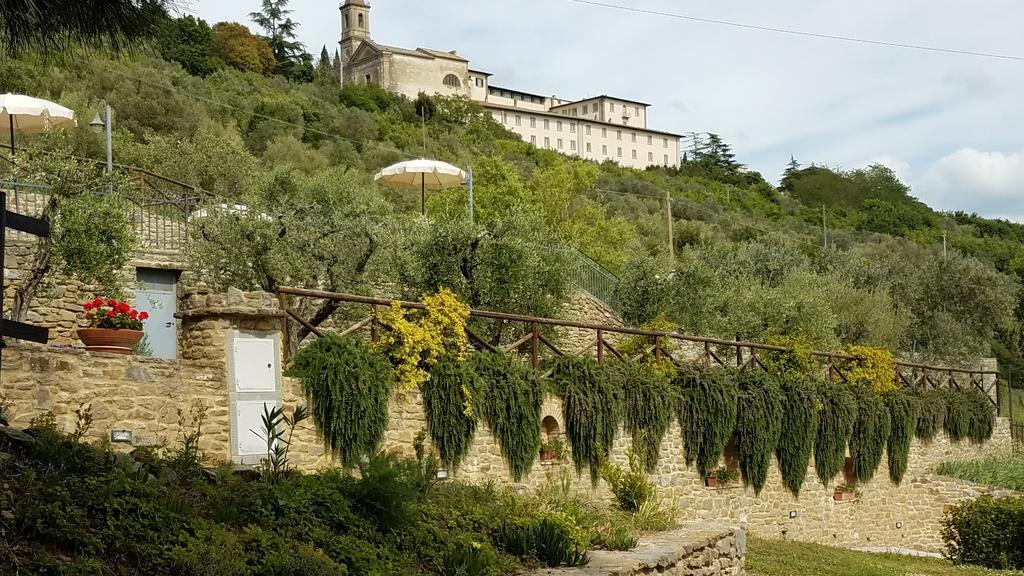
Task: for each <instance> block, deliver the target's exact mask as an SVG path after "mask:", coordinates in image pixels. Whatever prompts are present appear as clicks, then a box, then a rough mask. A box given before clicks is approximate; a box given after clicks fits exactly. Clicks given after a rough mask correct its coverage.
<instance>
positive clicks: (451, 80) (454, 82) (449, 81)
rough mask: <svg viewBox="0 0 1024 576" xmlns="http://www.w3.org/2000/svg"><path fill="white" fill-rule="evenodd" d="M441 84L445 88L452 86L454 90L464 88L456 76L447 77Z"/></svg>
mask: <svg viewBox="0 0 1024 576" xmlns="http://www.w3.org/2000/svg"><path fill="white" fill-rule="evenodd" d="M441 83H442V84H444V85H445V86H451V87H452V88H460V87H462V82H460V81H459V77H458V76H456V75H455V74H449V75H447V76H445V77H444V80H442V81H441Z"/></svg>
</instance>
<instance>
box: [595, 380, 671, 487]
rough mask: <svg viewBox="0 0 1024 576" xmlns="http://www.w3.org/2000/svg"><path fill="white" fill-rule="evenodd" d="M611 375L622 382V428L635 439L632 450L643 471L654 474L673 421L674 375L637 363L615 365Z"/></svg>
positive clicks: (620, 385)
mask: <svg viewBox="0 0 1024 576" xmlns="http://www.w3.org/2000/svg"><path fill="white" fill-rule="evenodd" d="M609 373H610V376H611V377H612V378H613V379H615V380H617V381H619V382H620V384H619V387H621V389H622V392H623V395H622V408H623V410H622V416H623V418H622V420H623V426H624V428H625V429H626V432H627V433H629V434H630V435H631V436H632V438H633V450H634V451H635V452H636V454H637V458H638V459H639V461H640V463H641V464H642V465H643V467H644V469H645V470H646V471H647V472H648V473H651V472H654V469H655V466H657V464H658V454H659V451H660V449H661V440H662V439H663V438H664V437H665V433H666V432H668V426H669V424H670V423H671V421H672V407H673V406H675V403H674V402H672V393H673V389H672V377H673V375H674V372H667V371H664V370H662V369H659V368H658V367H656V366H653V365H651V364H649V363H647V362H636V363H632V364H622V363H619V364H615V365H612V367H611V369H610V371H609Z"/></svg>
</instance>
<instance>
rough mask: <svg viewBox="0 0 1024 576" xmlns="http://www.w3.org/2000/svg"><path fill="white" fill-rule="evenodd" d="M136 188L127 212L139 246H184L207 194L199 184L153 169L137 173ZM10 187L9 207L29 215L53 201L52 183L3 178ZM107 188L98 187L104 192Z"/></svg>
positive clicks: (17, 234)
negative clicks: (200, 190)
mask: <svg viewBox="0 0 1024 576" xmlns="http://www.w3.org/2000/svg"><path fill="white" fill-rule="evenodd" d="M130 180H131V182H132V185H133V186H132V187H133V188H134V190H132V191H131V192H129V193H127V194H123V195H122V198H124V199H125V200H126V201H127V203H128V206H127V208H126V212H127V215H128V217H129V218H130V219H131V222H132V227H133V228H134V230H135V235H136V238H137V240H138V243H139V247H140V248H142V249H148V250H181V249H182V248H184V246H185V242H186V240H187V239H188V227H189V219H190V217H191V215H192V214H193V213H194V212H195V211H196V210H197V208H198V207H199V205H200V202H201V200H203V199H204V198H205V197H206V196H205V195H202V194H198V193H197V192H196V189H195V188H191V187H188V186H187V185H185V184H181V183H178V182H174V181H172V180H169V179H166V178H163V177H160V176H156V175H152V174H149V173H134V174H132V175H131V178H130ZM0 189H4V190H5V191H7V208H8V209H9V210H12V211H14V212H18V213H21V214H25V215H27V216H36V217H38V216H40V215H41V214H42V213H43V210H44V209H45V207H46V204H47V203H48V202H49V190H50V187H49V186H46V185H42V184H33V183H26V182H13V181H6V180H5V181H0ZM104 193H105V190H103V189H100V190H97V191H96V194H97V195H100V196H102V195H103V194H104ZM8 235H9V236H10V237H11V238H14V239H28V238H30V237H29V236H28V235H26V234H24V233H22V232H14V231H10V232H8Z"/></svg>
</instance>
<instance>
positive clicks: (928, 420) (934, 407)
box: [914, 388, 946, 442]
mask: <svg viewBox="0 0 1024 576" xmlns="http://www.w3.org/2000/svg"><path fill="white" fill-rule="evenodd" d="M917 406H918V413H917V428H916V430H915V432H914V434H915V435H916V436H917V438H918V439H919V440H921V441H923V442H931V441H932V440H933V439H934V438H935V435H936V434H938V433H939V432H940V431H942V430H943V427H944V426H945V422H946V392H945V391H944V390H942V389H939V388H931V389H928V390H919V391H918V392H917Z"/></svg>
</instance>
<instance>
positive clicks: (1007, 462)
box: [939, 454, 1024, 490]
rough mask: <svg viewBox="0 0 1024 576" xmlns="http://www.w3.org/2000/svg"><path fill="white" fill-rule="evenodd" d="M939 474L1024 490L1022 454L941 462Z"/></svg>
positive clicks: (1023, 461)
mask: <svg viewBox="0 0 1024 576" xmlns="http://www.w3.org/2000/svg"><path fill="white" fill-rule="evenodd" d="M939 474H942V475H943V476H950V477H953V478H959V479H961V480H967V481H968V482H974V483H977V484H988V485H990V486H999V487H1000V488H1009V489H1011V490H1024V455H1020V454H1018V455H1017V456H1009V455H1005V456H989V457H987V458H977V459H973V460H952V461H950V462H943V463H942V465H941V466H939Z"/></svg>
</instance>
